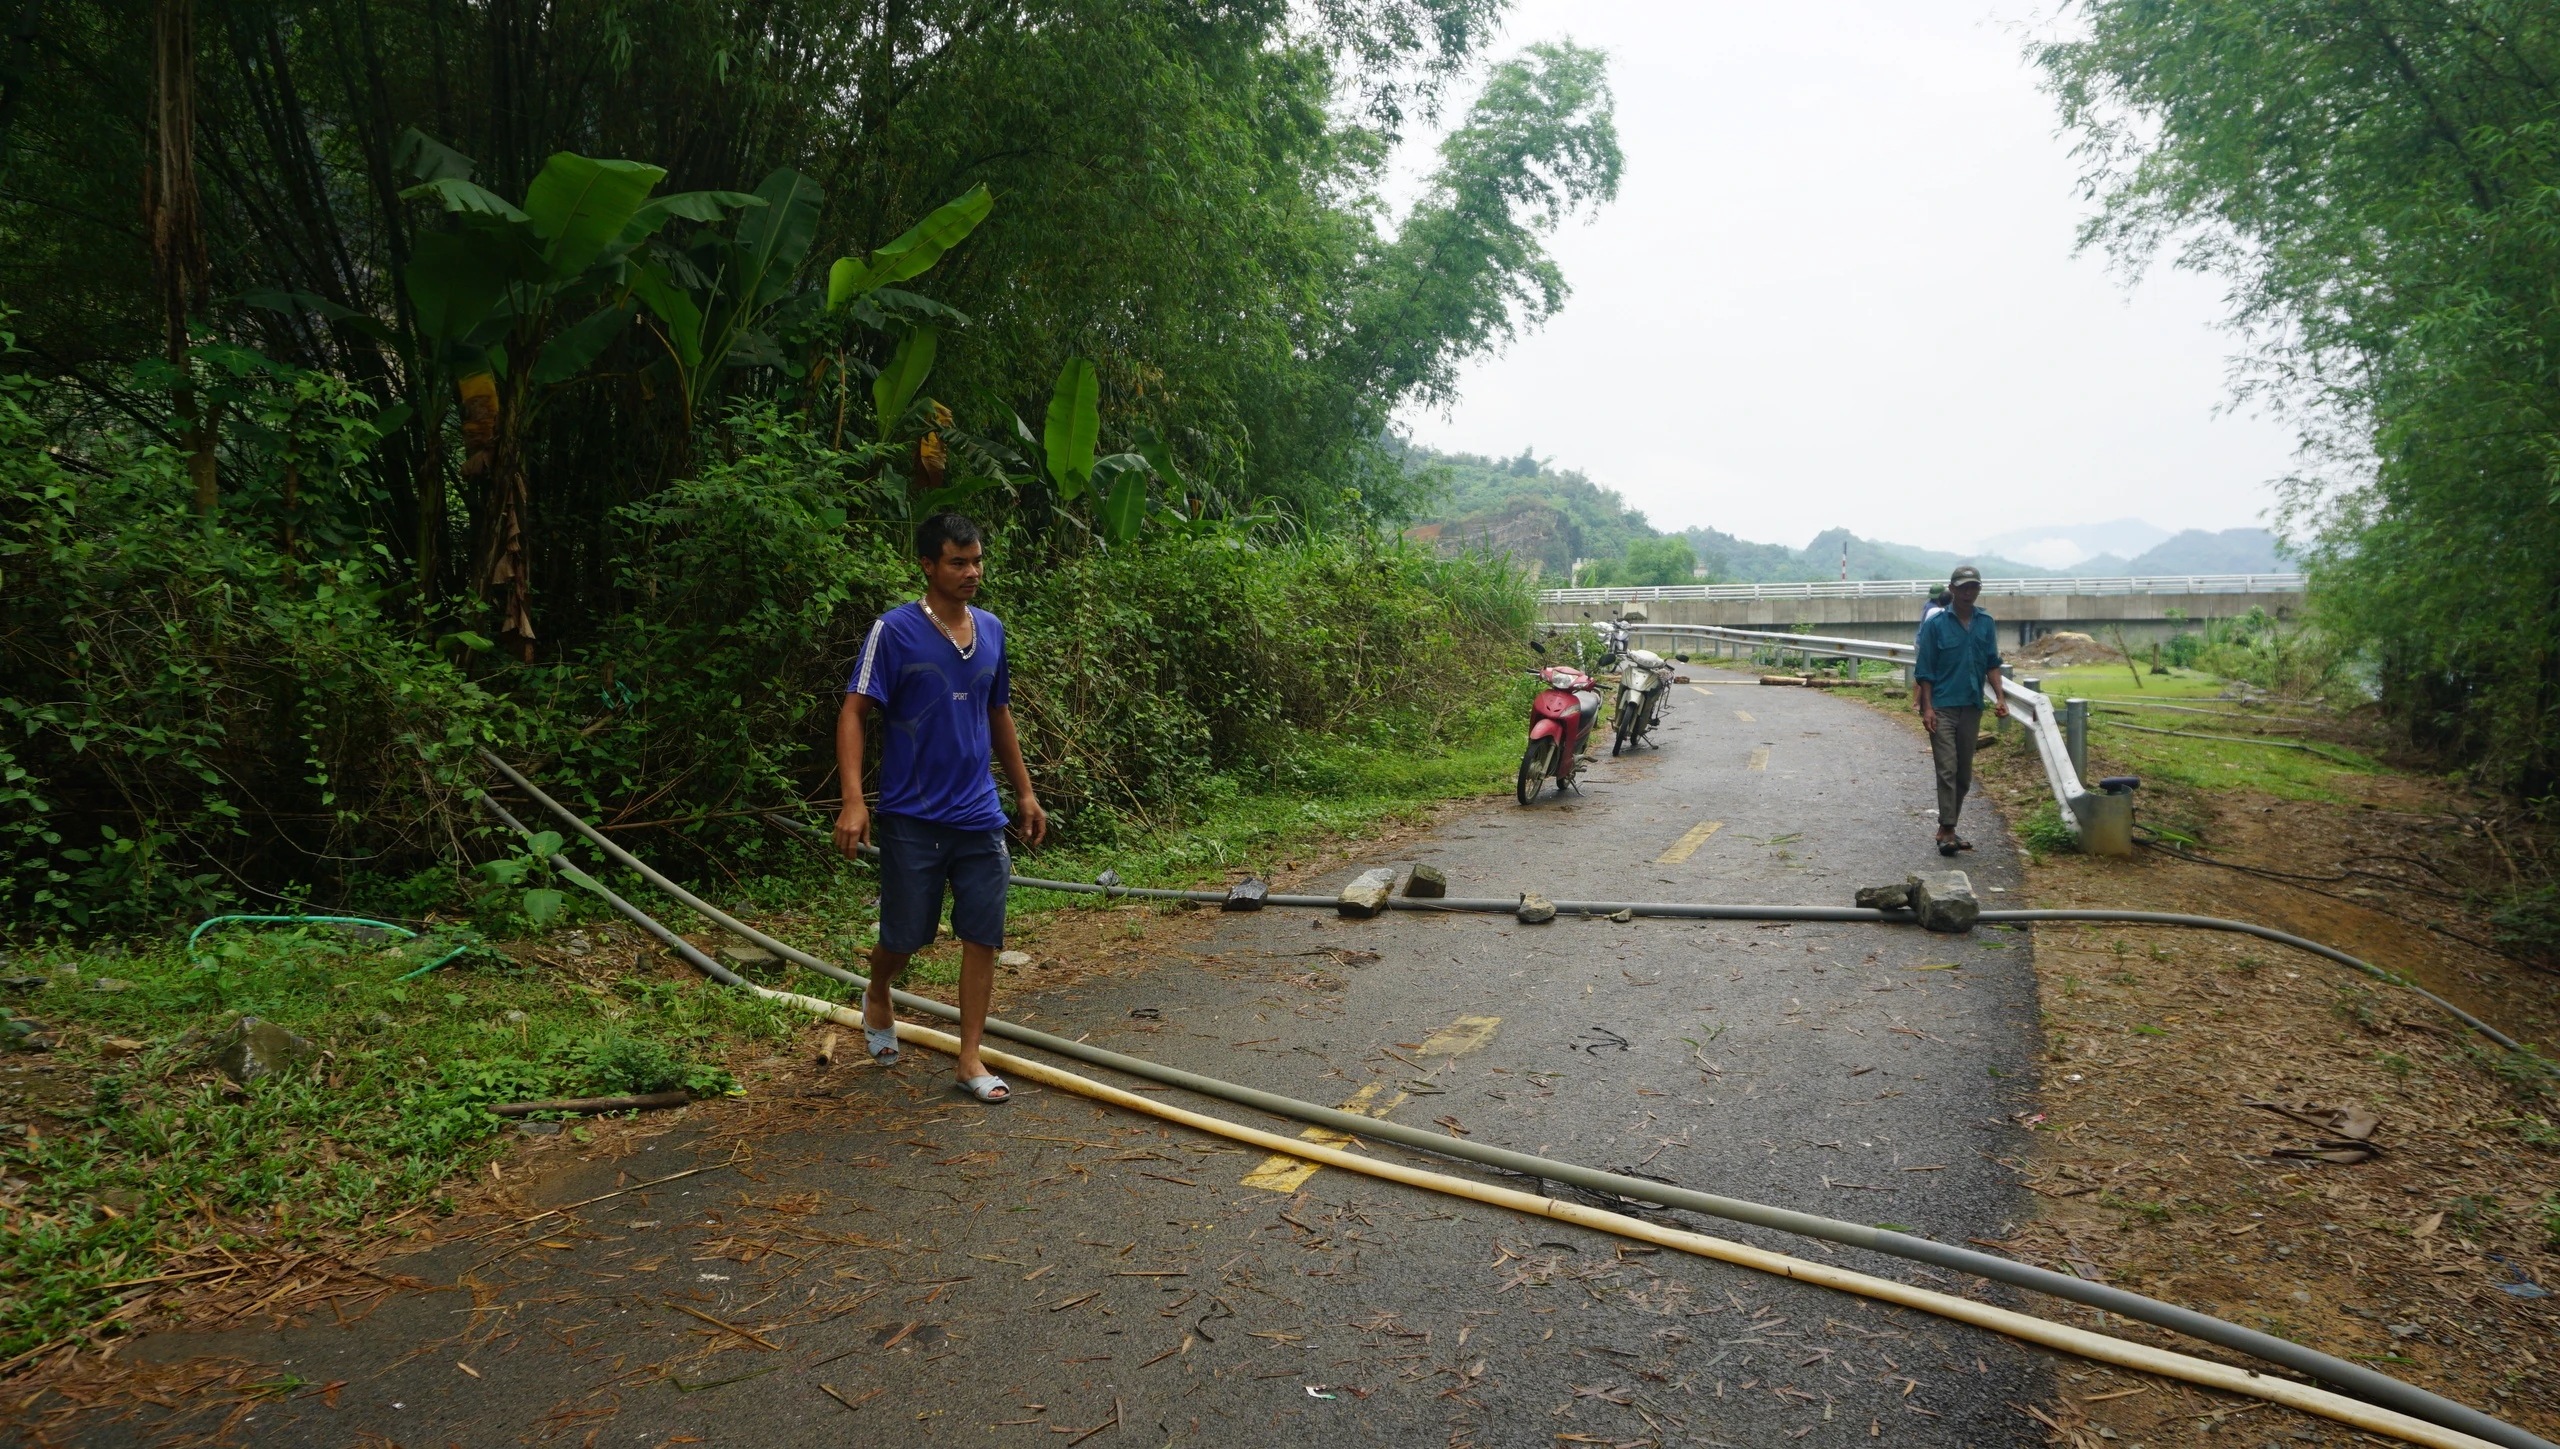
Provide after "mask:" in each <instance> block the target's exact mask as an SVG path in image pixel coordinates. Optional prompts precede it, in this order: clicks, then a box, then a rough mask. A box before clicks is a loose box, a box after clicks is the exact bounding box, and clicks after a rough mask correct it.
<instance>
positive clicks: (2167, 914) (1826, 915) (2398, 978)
mask: <svg viewBox="0 0 2560 1449" xmlns="http://www.w3.org/2000/svg"><path fill="white" fill-rule="evenodd" d="M518 783H520V784H521V783H522V782H521V780H519V782H518ZM764 818H765V819H766V820H768V821H770V822H772V823H773V824H775V825H779V826H781V827H783V828H785V829H788V830H794V831H797V832H799V833H800V834H802V835H810V836H814V835H816V834H817V832H816V831H814V830H812V829H810V827H808V826H807V825H804V824H802V823H801V822H799V821H797V820H794V819H792V818H791V817H789V816H787V815H784V814H782V813H781V812H779V811H767V812H765V814H764ZM598 838H600V837H598ZM862 850H863V852H864V853H865V854H866V855H876V854H878V853H879V852H878V851H877V850H876V849H875V848H874V847H871V846H867V845H866V846H864V847H862ZM1013 884H1014V885H1016V886H1018V887H1020V888H1022V889H1024V890H1043V891H1066V892H1070V893H1075V894H1083V895H1103V896H1110V897H1113V898H1118V897H1122V896H1126V897H1128V898H1129V899H1131V900H1142V901H1191V902H1194V903H1196V904H1200V905H1211V906H1214V905H1219V904H1222V903H1223V902H1225V900H1226V895H1225V893H1224V892H1220V891H1180V890H1156V889H1150V888H1146V887H1139V886H1119V885H1114V886H1104V885H1097V884H1094V883H1092V882H1090V881H1072V880H1044V879H1041V878H1040V877H1037V876H1025V875H1017V876H1015V877H1014V878H1013ZM1264 904H1265V905H1268V906H1282V907H1297V908H1304V909H1310V910H1333V909H1335V908H1337V907H1339V906H1340V905H1341V901H1340V900H1339V899H1338V898H1336V897H1333V896H1290V895H1274V896H1267V897H1265V898H1264ZM1555 908H1556V913H1557V914H1558V915H1585V916H1610V915H1615V914H1617V913H1618V912H1620V911H1628V912H1631V913H1633V914H1635V915H1639V916H1657V917H1664V918H1668V919H1674V920H1701V921H1800V922H1809V923H1810V922H1826V921H1829V922H1839V921H1851V922H1856V921H1865V922H1874V923H1877V924H1886V925H1910V924H1912V923H1913V922H1914V921H1915V920H1916V919H1917V918H1916V917H1915V916H1914V915H1913V914H1912V913H1911V912H1909V911H1878V910H1870V909H1867V908H1865V907H1862V906H1750V905H1741V906H1733V905H1701V904H1692V903H1689V902H1682V901H1557V902H1555ZM1387 909H1388V910H1391V911H1458V912H1466V913H1474V914H1482V915H1499V916H1507V915H1510V914H1512V913H1513V912H1515V911H1517V910H1519V909H1520V903H1519V901H1517V900H1507V901H1506V900H1500V899H1495V898H1488V897H1476V898H1472V899H1471V898H1467V897H1446V898H1442V899H1437V900H1433V899H1419V900H1417V899H1412V898H1409V897H1404V896H1391V897H1389V898H1388V899H1387ZM1975 919H1976V920H1977V921H1979V922H1981V923H1983V924H1987V925H1994V926H2004V925H2024V924H2029V923H2032V922H2036V921H2096V922H2107V923H2110V924H2115V925H2131V926H2181V927H2186V928H2189V929H2192V930H2200V931H2232V932H2237V933H2238V934H2240V935H2244V936H2256V937H2258V938H2259V939H2260V940H2264V941H2273V942H2276V943H2277V944H2279V945H2285V946H2291V947H2293V948H2294V949H2296V950H2299V951H2308V952H2310V953H2311V954H2312V955H2315V956H2319V957H2322V958H2324V959H2326V960H2329V961H2334V962H2336V963H2337V964H2339V965H2341V966H2345V967H2348V968H2349V969H2351V970H2355V971H2361V972H2363V973H2364V974H2365V975H2367V976H2370V977H2372V978H2373V979H2374V980H2376V981H2380V982H2383V983H2385V984H2387V985H2391V986H2398V987H2401V988H2403V989H2405V990H2408V991H2413V992H2416V993H2417V994H2418V995H2420V996H2423V997H2425V998H2426V999H2427V1000H2428V1001H2430V1002H2433V1003H2434V1004H2435V1005H2436V1006H2438V1007H2439V1008H2441V1009H2442V1010H2443V1011H2444V1013H2445V1014H2446V1015H2448V1016H2450V1017H2452V1018H2453V1019H2454V1020H2456V1021H2458V1022H2461V1023H2462V1024H2463V1025H2464V1026H2466V1027H2469V1028H2470V1029H2471V1030H2473V1031H2476V1032H2478V1033H2480V1034H2481V1035H2482V1036H2485V1037H2487V1038H2488V1039H2489V1040H2491V1041H2493V1042H2496V1043H2497V1044H2498V1045H2499V1046H2501V1047H2504V1048H2506V1049H2507V1050H2508V1051H2511V1052H2512V1051H2521V1050H2523V1048H2522V1047H2521V1046H2520V1045H2519V1044H2518V1043H2517V1042H2516V1040H2515V1039H2514V1038H2513V1037H2510V1036H2508V1035H2507V1034H2506V1033H2505V1032H2502V1031H2500V1030H2498V1029H2497V1028H2496V1027H2494V1026H2491V1025H2489V1023H2487V1022H2485V1021H2482V1020H2481V1019H2480V1018H2478V1017H2476V1016H2473V1015H2472V1014H2471V1013H2470V1012H2467V1011H2465V1010H2463V1009H2462V1008H2461V1007H2459V1006H2456V1005H2454V1004H2453V1003H2452V1002H2450V1001H2447V1000H2445V999H2444V998H2443V997H2441V996H2438V995H2436V994H2435V993H2434V992H2432V991H2429V990H2428V989H2426V988H2425V987H2423V986H2420V985H2419V984H2417V983H2416V982H2415V981H2412V980H2410V979H2409V978H2407V977H2405V976H2402V975H2400V974H2398V973H2397V972H2393V971H2387V970H2385V969H2383V968H2382V967H2380V966H2376V965H2374V964H2372V963H2371V962H2369V961H2360V960H2358V959H2356V958H2355V957H2353V956H2350V955H2348V954H2347V953H2346V952H2344V951H2341V950H2338V949H2337V948H2335V947H2333V946H2324V945H2321V944H2320V943H2319V942H2317V941H2313V940H2309V939H2306V938H2304V937H2301V936H2296V935H2293V934H2291V933H2289V932H2285V931H2279V930H2277V929H2275V928H2274V927H2272V926H2260V925H2256V924H2253V923H2251V922H2248V921H2231V920H2225V919H2223V918H2221V917H2219V916H2192V915H2186V914H2183V913H2180V912H2175V911H2073V910H2052V911H2037V910H2021V911H1984V912H1982V913H1981V914H1980V915H1979V916H1977V917H1976V918H1975Z"/></svg>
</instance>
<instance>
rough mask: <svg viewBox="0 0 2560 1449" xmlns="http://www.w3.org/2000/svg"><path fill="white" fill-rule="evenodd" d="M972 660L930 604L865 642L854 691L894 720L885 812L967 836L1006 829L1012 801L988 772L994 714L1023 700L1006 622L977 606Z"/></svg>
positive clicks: (883, 769)
mask: <svg viewBox="0 0 2560 1449" xmlns="http://www.w3.org/2000/svg"><path fill="white" fill-rule="evenodd" d="M969 617H970V619H971V620H972V621H973V622H974V623H975V624H976V626H977V633H976V635H975V639H974V647H972V648H971V650H970V651H969V657H968V658H966V659H963V658H961V657H960V648H959V646H958V645H956V644H953V643H952V642H951V641H950V640H949V639H947V638H944V637H943V633H942V630H941V629H939V628H937V627H935V625H934V622H933V620H932V618H931V617H930V616H928V615H927V614H926V613H925V611H924V605H922V604H900V605H899V606H898V607H896V608H894V609H891V610H890V611H889V612H887V613H885V614H883V615H881V616H880V618H879V620H878V621H877V622H875V623H874V624H873V625H872V626H871V636H870V637H869V638H867V639H865V640H863V641H862V658H861V660H860V661H859V662H858V663H856V664H855V665H854V667H853V680H852V682H851V683H849V684H847V685H846V686H845V693H847V694H859V695H862V696H865V697H866V698H869V699H872V700H875V701H877V702H878V703H879V705H880V713H881V715H882V716H883V717H885V718H886V719H887V721H888V724H889V733H888V737H887V739H886V740H885V741H884V742H883V744H882V746H881V750H880V809H881V810H882V812H883V813H886V814H890V815H905V816H910V817H912V818H914V819H917V820H930V821H933V822H934V823H935V824H938V825H948V826H951V827H952V828H954V829H957V830H1001V829H1003V828H1004V823H1005V818H1004V802H1003V801H1002V800H1001V799H999V798H997V795H996V782H995V776H994V775H993V774H992V773H990V772H989V770H988V768H987V766H988V761H989V759H990V752H991V748H992V746H991V744H990V741H989V739H988V735H987V711H989V710H992V709H1002V708H1005V707H1007V706H1009V705H1011V704H1012V703H1013V675H1012V673H1011V672H1010V671H1009V670H1007V669H1006V667H1005V658H1004V625H1002V624H999V623H997V622H996V616H995V615H993V614H990V613H988V612H986V611H985V610H983V609H975V608H973V609H971V610H970V611H969Z"/></svg>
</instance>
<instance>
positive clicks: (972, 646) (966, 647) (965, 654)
mask: <svg viewBox="0 0 2560 1449" xmlns="http://www.w3.org/2000/svg"><path fill="white" fill-rule="evenodd" d="M916 607H917V608H919V609H922V610H924V616H925V617H926V618H928V619H932V620H933V627H935V628H936V629H939V630H941V631H942V637H943V638H945V639H948V640H950V641H951V647H952V648H954V649H956V650H958V651H960V657H961V658H962V659H964V660H965V659H967V658H969V657H970V656H971V655H974V654H976V653H977V652H978V631H977V630H976V629H974V628H973V629H971V630H970V631H969V642H968V643H966V644H963V643H961V642H960V636H959V635H957V634H954V633H952V632H951V627H950V626H949V625H947V624H945V623H943V622H942V620H941V619H940V618H939V617H937V616H936V615H935V614H934V612H933V605H931V604H930V603H927V602H926V601H924V600H922V599H918V600H916ZM961 607H962V608H967V607H968V605H966V604H963V605H961Z"/></svg>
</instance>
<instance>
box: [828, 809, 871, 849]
mask: <svg viewBox="0 0 2560 1449" xmlns="http://www.w3.org/2000/svg"><path fill="white" fill-rule="evenodd" d="M870 843H871V807H870V806H868V805H865V804H863V803H862V802H861V801H859V800H848V801H846V802H845V807H844V809H843V811H842V812H840V813H839V814H838V815H837V816H836V850H837V852H838V853H840V854H842V855H843V856H844V858H845V859H847V860H852V859H854V858H855V850H856V847H859V846H864V845H869V844H870Z"/></svg>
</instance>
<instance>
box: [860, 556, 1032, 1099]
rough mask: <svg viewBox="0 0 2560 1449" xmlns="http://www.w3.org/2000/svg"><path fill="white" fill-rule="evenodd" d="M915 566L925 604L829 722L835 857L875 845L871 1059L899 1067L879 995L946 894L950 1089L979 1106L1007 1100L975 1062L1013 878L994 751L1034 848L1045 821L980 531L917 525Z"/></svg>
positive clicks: (864, 664) (871, 640) (876, 627)
mask: <svg viewBox="0 0 2560 1449" xmlns="http://www.w3.org/2000/svg"><path fill="white" fill-rule="evenodd" d="M916 561H917V562H918V563H919V564H921V565H922V566H923V568H924V581H925V595H924V598H923V599H922V600H921V601H919V602H917V603H913V604H900V605H899V606H898V607H896V608H894V609H891V610H890V611H889V612H887V613H885V614H883V615H881V616H880V618H879V619H878V620H877V621H876V622H874V623H873V624H872V626H871V633H870V635H869V637H867V638H865V639H864V640H863V642H862V657H861V659H860V660H859V661H858V662H856V663H855V665H854V670H853V680H852V682H851V683H849V684H847V685H846V686H845V695H844V709H843V710H842V711H841V712H840V713H838V714H837V716H836V773H837V775H838V777H839V778H841V779H842V780H843V781H844V810H843V812H842V813H841V814H839V815H837V817H836V833H835V843H836V849H838V850H840V851H842V852H844V854H845V856H846V857H847V858H848V859H850V858H852V856H853V855H854V852H855V850H856V848H857V847H859V846H861V845H863V844H865V843H871V844H876V845H878V846H879V847H880V943H879V944H878V945H876V946H874V947H872V948H871V988H870V990H868V991H866V992H864V993H863V998H862V1022H863V1035H864V1037H865V1038H866V1039H867V1040H868V1043H869V1046H870V1048H871V1055H872V1057H873V1059H874V1060H876V1061H878V1062H879V1063H880V1064H881V1065H882V1066H893V1065H895V1064H896V1063H897V1060H898V1035H897V1030H896V1027H895V1025H894V1018H893V1017H892V1016H891V1014H890V1001H889V992H890V989H891V988H892V987H893V986H894V985H896V983H897V980H898V976H899V973H901V972H903V971H905V970H906V969H907V959H908V958H909V957H911V956H913V955H914V954H915V953H916V952H918V951H921V950H923V949H924V948H925V947H926V946H928V945H931V944H932V943H933V938H934V933H935V932H936V931H937V930H938V929H939V928H940V927H941V924H942V901H943V892H944V888H945V887H946V886H947V887H949V889H950V896H951V934H953V935H954V936H957V937H959V938H960V1060H959V1069H960V1087H961V1090H963V1091H965V1092H967V1093H968V1094H969V1095H971V1096H973V1097H975V1098H977V1099H978V1100H979V1101H981V1102H1001V1101H1004V1100H1005V1099H1006V1098H1008V1097H1010V1096H1012V1095H1013V1094H1012V1091H1011V1090H1010V1089H1009V1088H1007V1087H1006V1086H1005V1084H1004V1079H1003V1078H1001V1077H998V1076H996V1075H995V1074H994V1073H992V1072H989V1071H988V1070H987V1068H986V1064H985V1063H983V1062H981V1061H980V1060H979V1059H978V1038H979V1036H980V1035H981V1034H982V1033H983V1032H984V1031H985V1030H986V1025H987V1001H988V998H989V997H991V996H992V995H993V994H994V991H995V977H996V952H997V950H998V949H1000V948H1001V947H1002V946H1003V945H1004V898H1005V891H1006V889H1007V887H1008V886H1009V884H1010V883H1011V881H1012V878H1013V859H1012V857H1011V856H1010V855H1009V854H1007V852H1006V850H1005V844H1004V832H1005V816H1004V802H1003V801H1002V800H1001V799H999V798H998V797H997V795H996V782H995V779H994V777H993V776H992V775H990V774H989V773H988V770H987V759H988V754H989V751H990V749H992V751H993V754H994V757H995V761H996V763H997V764H1000V765H1002V766H1003V767H1004V773H1005V778H1006V779H1008V780H1010V781H1012V783H1013V795H1014V799H1015V800H1017V801H1019V802H1020V803H1021V806H1022V835H1023V839H1024V840H1026V841H1028V842H1029V843H1031V844H1033V845H1038V844H1039V843H1040V841H1041V839H1042V837H1044V836H1046V835H1047V834H1048V833H1049V816H1048V813H1047V812H1046V811H1043V810H1042V809H1041V808H1040V797H1039V796H1038V795H1036V794H1034V793H1032V789H1031V772H1030V771H1029V770H1026V769H1024V768H1023V764H1022V741H1021V739H1020V737H1019V736H1017V735H1016V734H1015V733H1014V729H1013V676H1012V673H1011V671H1010V670H1008V669H1007V668H1006V666H1005V654H1004V625H1002V624H1000V623H998V622H997V621H996V616H995V615H993V614H990V613H987V612H986V611H985V610H983V609H974V608H971V607H970V606H969V600H971V599H972V598H975V597H976V596H977V593H978V584H979V582H980V581H981V580H982V579H983V578H984V577H985V574H986V545H985V544H984V543H983V542H982V541H981V540H980V539H979V537H978V529H977V525H975V524H973V523H971V522H970V521H969V520H967V519H965V518H962V517H961V516H960V515H959V514H956V513H937V514H935V515H934V516H933V517H931V518H928V519H926V520H925V521H924V523H923V524H922V525H921V526H920V527H918V528H917V529H916ZM875 706H876V707H877V708H878V710H879V711H880V714H881V716H882V718H883V719H884V720H886V722H887V724H888V735H887V737H886V738H885V739H884V740H883V741H882V744H881V750H880V811H879V813H878V814H877V815H876V816H875V815H874V814H873V813H872V811H871V807H870V806H869V805H868V804H866V803H864V800H863V793H864V792H863V783H862V745H863V717H864V715H865V714H867V713H868V712H869V711H871V710H872V709H873V708H874V707H875Z"/></svg>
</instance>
